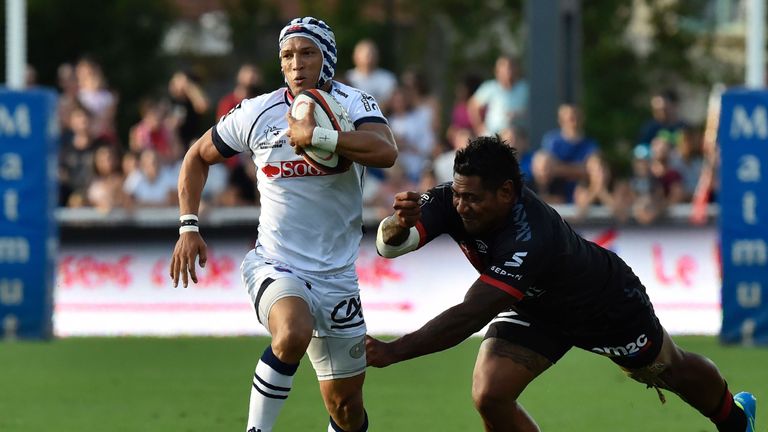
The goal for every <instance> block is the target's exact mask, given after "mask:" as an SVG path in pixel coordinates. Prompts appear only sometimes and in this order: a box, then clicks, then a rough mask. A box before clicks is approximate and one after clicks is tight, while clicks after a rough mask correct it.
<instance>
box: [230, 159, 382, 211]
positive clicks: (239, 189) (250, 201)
mask: <svg viewBox="0 0 768 432" xmlns="http://www.w3.org/2000/svg"><path fill="white" fill-rule="evenodd" d="M243 158H244V159H245V158H246V156H243ZM232 159H235V158H232ZM366 186H367V184H366ZM258 204H259V193H258V190H257V189H256V166H255V165H254V164H253V163H250V159H247V160H243V161H242V162H240V163H238V164H236V165H235V166H234V168H232V169H231V170H230V171H229V177H228V179H227V185H226V187H225V189H224V191H223V192H221V194H219V196H218V199H217V205H221V206H227V207H232V206H252V205H258Z"/></svg>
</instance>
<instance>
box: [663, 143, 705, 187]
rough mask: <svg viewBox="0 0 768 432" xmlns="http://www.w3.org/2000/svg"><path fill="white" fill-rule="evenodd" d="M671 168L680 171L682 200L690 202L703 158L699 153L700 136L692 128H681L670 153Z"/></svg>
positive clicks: (699, 174) (702, 164) (699, 175)
mask: <svg viewBox="0 0 768 432" xmlns="http://www.w3.org/2000/svg"><path fill="white" fill-rule="evenodd" d="M670 164H671V166H672V169H674V170H675V171H677V172H679V173H680V176H682V180H683V192H684V197H683V201H685V202H690V201H691V200H692V199H693V194H694V193H695V192H696V185H697V184H698V182H699V178H700V177H701V170H702V168H703V166H704V158H703V157H702V153H701V136H700V134H699V133H698V132H697V131H695V130H693V129H692V128H685V129H683V134H682V137H681V140H680V143H679V144H678V145H677V148H676V149H675V150H673V151H672V152H671V154H670Z"/></svg>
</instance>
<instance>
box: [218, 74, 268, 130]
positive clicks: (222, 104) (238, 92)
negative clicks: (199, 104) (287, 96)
mask: <svg viewBox="0 0 768 432" xmlns="http://www.w3.org/2000/svg"><path fill="white" fill-rule="evenodd" d="M261 84H262V78H261V70H260V69H259V67H258V66H256V65H255V64H251V63H244V64H243V65H242V66H240V70H238V71H237V79H236V82H235V88H234V89H233V90H232V91H231V92H230V93H227V94H226V95H224V96H223V97H222V98H221V99H219V103H218V105H217V107H216V118H217V119H220V118H222V117H223V116H224V115H225V114H227V113H228V112H229V111H230V110H232V108H234V107H236V106H237V104H239V103H240V102H241V101H242V100H243V99H250V98H252V97H256V96H258V95H260V94H261V93H263V92H262V90H261Z"/></svg>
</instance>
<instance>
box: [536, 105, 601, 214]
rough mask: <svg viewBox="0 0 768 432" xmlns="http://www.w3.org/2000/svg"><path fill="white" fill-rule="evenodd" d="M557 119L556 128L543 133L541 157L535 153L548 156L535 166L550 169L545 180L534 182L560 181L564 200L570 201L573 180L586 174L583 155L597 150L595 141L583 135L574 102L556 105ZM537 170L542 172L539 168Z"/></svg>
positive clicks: (581, 123)
mask: <svg viewBox="0 0 768 432" xmlns="http://www.w3.org/2000/svg"><path fill="white" fill-rule="evenodd" d="M557 121H558V123H559V124H560V129H557V130H553V131H550V132H547V133H546V134H545V135H544V137H543V138H542V140H541V150H540V151H539V154H541V155H542V156H538V155H537V156H536V157H537V158H544V157H545V156H543V155H545V154H547V155H549V157H548V160H547V161H546V163H540V164H537V165H538V166H540V167H544V169H546V170H551V172H550V173H548V175H547V181H544V180H543V179H537V180H536V181H537V183H539V184H545V183H547V182H548V181H558V182H562V183H563V188H564V189H563V190H562V193H564V195H565V202H573V190H574V189H575V188H576V183H577V182H578V181H579V180H582V179H584V178H585V177H586V162H587V158H588V157H589V156H590V155H591V154H592V153H594V152H595V151H596V150H597V143H596V142H595V141H594V140H593V139H591V138H588V137H586V136H584V130H583V126H582V125H583V119H582V115H581V111H580V110H579V108H578V107H576V106H575V105H571V104H563V105H560V108H559V109H558V110H557ZM534 164H535V162H534ZM538 172H539V174H541V173H542V171H541V170H539V171H538ZM534 175H536V172H534ZM545 189H547V188H545Z"/></svg>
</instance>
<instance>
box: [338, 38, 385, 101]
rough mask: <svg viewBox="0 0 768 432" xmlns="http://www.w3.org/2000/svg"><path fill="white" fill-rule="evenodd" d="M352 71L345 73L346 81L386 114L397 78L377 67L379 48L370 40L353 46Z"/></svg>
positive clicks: (364, 40)
mask: <svg viewBox="0 0 768 432" xmlns="http://www.w3.org/2000/svg"><path fill="white" fill-rule="evenodd" d="M352 62H353V63H354V64H355V68H354V69H350V70H348V71H347V73H346V76H345V78H346V80H347V82H348V83H349V85H351V86H352V87H356V88H358V89H360V90H362V91H364V92H366V93H368V94H369V95H371V96H373V98H374V99H376V101H377V102H378V103H379V107H380V108H381V110H382V111H384V112H387V111H388V108H389V98H390V97H391V96H392V92H393V91H394V90H395V87H396V86H397V78H396V77H395V74H393V73H392V72H390V71H388V70H386V69H382V68H380V67H379V48H378V47H377V46H376V43H375V42H373V41H372V40H371V39H363V40H361V41H360V42H358V43H357V45H355V51H354V52H353V54H352Z"/></svg>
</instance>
